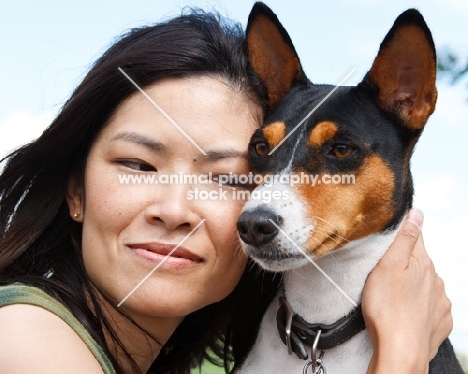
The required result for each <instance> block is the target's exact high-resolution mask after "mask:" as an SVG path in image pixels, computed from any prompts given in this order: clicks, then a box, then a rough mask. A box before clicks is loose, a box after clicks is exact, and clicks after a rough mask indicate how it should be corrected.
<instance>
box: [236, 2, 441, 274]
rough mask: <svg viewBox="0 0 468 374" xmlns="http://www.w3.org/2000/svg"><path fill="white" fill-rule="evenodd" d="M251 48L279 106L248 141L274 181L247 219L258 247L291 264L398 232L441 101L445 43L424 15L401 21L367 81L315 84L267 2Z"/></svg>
mask: <svg viewBox="0 0 468 374" xmlns="http://www.w3.org/2000/svg"><path fill="white" fill-rule="evenodd" d="M247 49H248V54H249V60H250V63H251V65H252V67H253V69H254V70H255V72H256V73H257V74H258V75H259V76H260V78H261V79H262V80H263V81H264V83H265V85H266V87H267V91H268V98H269V104H270V111H269V113H268V114H267V116H266V120H265V123H264V125H263V126H262V128H261V129H259V130H257V131H256V132H255V134H254V135H253V137H252V139H251V142H250V145H249V158H250V162H251V165H252V167H253V169H254V172H255V173H260V174H262V175H264V176H265V180H266V181H267V182H269V183H265V184H263V185H261V186H259V187H257V189H256V191H254V193H253V196H256V197H257V198H255V199H251V200H250V201H249V202H248V203H247V204H246V205H245V207H244V210H243V213H242V214H241V216H240V217H239V220H238V230H239V234H240V237H241V239H242V240H243V241H244V242H245V243H246V246H245V247H246V251H247V252H248V254H249V255H250V256H252V257H253V258H254V259H256V260H257V261H258V262H259V263H260V264H261V265H262V266H264V267H265V268H268V269H271V270H287V269H291V268H294V267H297V266H302V265H304V264H305V263H307V261H308V260H307V259H305V258H304V256H303V253H302V251H306V252H307V253H308V254H309V255H311V256H313V257H320V256H324V255H326V254H328V253H330V252H332V251H334V250H336V249H339V248H341V247H343V246H344V245H346V244H347V243H349V242H351V241H353V240H356V239H360V238H363V237H366V236H368V235H371V234H374V233H379V232H382V231H385V230H388V229H391V228H394V227H395V225H397V224H398V222H400V221H401V219H402V218H403V216H404V214H405V212H406V211H407V210H408V209H409V207H410V206H411V201H412V194H413V185H412V179H411V173H410V168H409V164H410V157H411V154H412V151H413V148H414V145H415V143H416V142H417V140H418V138H419V135H420V134H421V132H422V130H423V128H424V125H425V123H426V121H427V119H428V117H429V116H430V115H431V114H432V112H433V111H434V109H435V103H436V99H437V90H436V87H435V80H436V56H435V47H434V42H433V40H432V36H431V33H430V31H429V29H428V27H427V25H426V23H425V22H424V19H423V17H422V16H421V14H420V13H419V12H418V11H416V10H414V9H410V10H407V11H406V12H404V13H402V14H401V15H400V16H399V17H398V18H397V19H396V21H395V23H394V25H393V27H392V28H391V30H390V31H389V33H388V34H387V36H386V37H385V38H384V40H383V42H382V43H381V45H380V50H379V52H378V54H377V57H376V58H375V60H374V63H373V65H372V67H371V69H370V70H369V72H368V73H367V74H366V76H365V77H364V79H363V81H362V82H361V83H360V84H359V85H358V86H356V87H335V86H330V85H315V84H312V83H311V82H310V81H309V80H308V79H307V77H306V75H305V74H304V71H303V69H302V66H301V63H300V60H299V57H298V56H297V54H296V51H295V49H294V46H293V44H292V42H291V39H290V37H289V35H288V33H287V32H286V30H285V29H284V28H283V26H282V25H281V24H280V22H279V21H278V19H277V17H276V15H275V14H274V13H273V12H272V11H271V10H270V9H269V8H268V7H267V6H265V5H264V4H262V3H256V4H255V5H254V7H253V9H252V12H251V14H250V16H249V22H248V26H247ZM307 177H309V179H307ZM277 190H279V192H276V196H277V198H276V199H271V197H272V196H275V195H273V191H277ZM268 191H270V193H268V194H266V192H268ZM264 196H268V197H269V200H271V201H269V202H268V203H267V202H265V200H264V199H263V200H262V197H264Z"/></svg>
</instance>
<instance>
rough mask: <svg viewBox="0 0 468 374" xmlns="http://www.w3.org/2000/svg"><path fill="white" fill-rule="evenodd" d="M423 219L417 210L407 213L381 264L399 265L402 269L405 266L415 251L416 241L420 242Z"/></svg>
mask: <svg viewBox="0 0 468 374" xmlns="http://www.w3.org/2000/svg"><path fill="white" fill-rule="evenodd" d="M423 218H424V216H423V214H422V212H421V211H420V210H419V209H411V210H410V211H409V213H408V214H407V216H406V219H405V222H404V223H403V225H402V227H401V228H400V231H399V232H398V234H397V235H396V237H395V240H394V241H393V243H392V245H391V246H390V248H389V249H388V251H387V253H386V254H385V255H384V256H383V258H382V260H381V262H387V261H388V262H390V263H391V264H392V265H396V264H398V263H401V264H402V265H403V266H404V267H406V266H407V264H408V260H409V258H410V257H411V255H412V254H413V251H414V249H415V246H416V243H417V242H418V240H421V239H420V237H421V227H422V223H423ZM421 244H422V240H421ZM418 247H419V246H418ZM423 247H424V246H423ZM423 250H424V248H423ZM424 251H425V250H424Z"/></svg>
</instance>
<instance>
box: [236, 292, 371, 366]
mask: <svg viewBox="0 0 468 374" xmlns="http://www.w3.org/2000/svg"><path fill="white" fill-rule="evenodd" d="M277 310H278V297H277V298H276V299H275V300H274V301H273V302H272V304H271V305H270V307H269V308H268V310H267V312H266V314H265V317H264V318H263V321H262V325H261V327H260V331H259V335H258V337H257V341H256V343H255V346H254V348H253V349H252V351H251V352H250V355H249V357H248V358H247V360H246V361H245V363H244V364H243V365H242V367H241V369H240V370H239V371H238V372H237V373H238V374H239V373H240V374H272V373H281V374H283V373H284V374H290V373H291V374H302V373H303V372H304V366H305V365H306V364H307V362H308V360H301V359H299V358H298V357H297V356H296V355H295V354H294V353H293V354H291V355H289V354H288V352H287V348H286V346H285V345H284V344H283V342H282V341H281V339H280V337H279V335H278V330H277V328H276V323H275V321H276V312H277ZM371 356H372V345H371V342H370V339H369V336H368V334H367V332H366V331H365V330H363V331H361V332H359V333H358V334H356V335H355V336H354V337H353V338H352V339H350V340H349V341H347V342H346V343H344V344H342V345H339V346H337V347H335V348H332V349H329V350H326V351H325V352H324V356H323V365H324V366H325V369H326V374H365V373H366V371H367V367H368V365H369V361H370V358H371ZM309 358H310V352H309ZM311 373H312V368H310V367H309V369H308V371H307V374H311ZM323 374H325V373H323Z"/></svg>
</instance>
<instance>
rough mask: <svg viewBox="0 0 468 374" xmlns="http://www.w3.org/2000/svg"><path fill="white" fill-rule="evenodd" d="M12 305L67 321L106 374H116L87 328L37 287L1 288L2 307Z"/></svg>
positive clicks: (0, 305)
mask: <svg viewBox="0 0 468 374" xmlns="http://www.w3.org/2000/svg"><path fill="white" fill-rule="evenodd" d="M12 304H29V305H35V306H38V307H41V308H43V309H45V310H48V311H49V312H51V313H53V314H55V315H56V316H57V317H59V318H61V319H62V320H63V321H65V322H66V323H67V324H68V325H69V326H70V327H71V328H72V329H73V331H75V332H76V334H77V335H78V336H79V337H80V338H81V339H82V340H83V342H84V343H85V344H86V346H87V347H88V348H89V350H90V351H91V353H92V354H93V355H94V357H95V358H96V360H98V362H99V364H100V365H101V367H102V370H103V372H104V373H105V374H115V370H114V368H113V366H112V363H111V362H110V360H109V358H108V357H107V355H106V354H105V353H104V351H103V349H102V347H101V346H99V344H97V343H96V341H95V340H94V339H93V338H92V337H91V335H90V334H89V332H88V331H87V330H86V329H85V327H84V326H83V325H82V324H81V323H80V322H79V321H78V320H77V319H76V318H75V316H74V315H73V314H72V313H71V312H70V311H69V310H68V309H67V308H65V306H63V305H62V304H61V303H60V302H58V301H57V300H56V299H54V298H53V297H51V296H50V295H48V294H47V293H45V292H44V291H42V290H41V289H39V288H37V287H31V286H27V285H24V284H21V283H15V284H12V285H9V286H1V287H0V307H2V306H7V305H12Z"/></svg>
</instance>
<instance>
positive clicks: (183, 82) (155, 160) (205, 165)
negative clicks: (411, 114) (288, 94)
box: [68, 77, 261, 317]
mask: <svg viewBox="0 0 468 374" xmlns="http://www.w3.org/2000/svg"><path fill="white" fill-rule="evenodd" d="M129 84H130V83H129ZM145 92H146V93H147V94H148V95H149V96H150V97H151V99H152V100H153V101H154V103H156V104H157V105H158V106H159V107H160V108H161V109H162V110H163V111H164V112H165V113H167V115H168V116H169V117H170V119H171V120H172V121H173V122H174V123H175V124H174V123H172V122H171V121H170V120H169V119H168V118H167V117H165V116H164V115H163V114H162V112H161V111H160V110H159V109H158V108H157V107H156V106H155V105H154V104H153V103H152V102H150V100H149V99H148V98H146V97H144V96H143V95H142V94H141V93H136V94H134V95H133V96H131V97H130V98H129V99H127V100H126V101H124V102H123V103H122V104H121V105H120V106H119V107H118V109H117V111H116V113H115V114H114V116H113V117H112V118H111V120H110V122H109V123H108V125H107V126H106V127H105V128H104V129H103V131H102V132H101V133H100V135H99V136H98V138H97V140H96V141H95V143H94V144H93V145H92V147H91V150H90V152H89V155H88V159H87V165H86V170H85V191H84V193H79V192H80V191H77V192H76V193H74V194H73V195H72V196H71V197H69V198H68V203H69V206H70V213H71V215H72V216H73V214H74V213H77V212H78V213H81V215H80V216H79V217H78V218H76V217H75V218H74V219H75V220H77V221H80V222H82V224H83V237H82V250H83V259H84V264H85V267H86V270H87V272H88V274H89V276H90V278H91V280H92V281H93V283H94V284H95V286H97V287H98V289H99V290H100V291H101V292H102V293H103V294H104V295H106V296H107V297H108V298H109V299H110V300H112V301H113V302H114V303H115V305H117V304H119V303H120V302H121V301H122V300H124V298H126V297H127V295H128V294H129V293H131V292H132V291H133V293H132V294H131V295H130V296H129V297H128V299H126V300H125V302H124V303H122V305H121V308H123V309H124V310H125V311H126V312H127V313H129V314H130V315H133V316H138V315H139V316H141V317H143V316H146V317H148V316H161V317H173V316H185V315H187V314H189V313H191V312H193V311H195V310H197V309H199V308H202V307H204V306H206V305H208V304H211V303H214V302H216V301H219V300H221V299H223V298H224V297H226V296H227V295H228V294H229V293H230V292H231V291H232V290H233V288H234V287H235V285H236V284H237V282H238V280H239V278H240V276H241V274H242V272H243V270H244V268H245V265H246V257H245V256H244V254H243V253H242V250H241V248H240V245H239V242H238V239H237V233H236V220H237V217H238V215H239V212H240V210H241V208H242V205H243V203H244V202H245V201H244V200H243V199H240V198H238V199H236V198H233V192H234V190H236V191H238V190H239V189H242V188H243V187H239V186H236V187H235V188H234V187H232V186H226V185H224V186H221V187H220V186H219V185H218V183H217V182H212V183H200V181H198V182H197V181H194V180H193V178H194V177H197V178H198V177H199V176H200V175H208V174H209V173H210V172H211V173H212V176H213V177H215V176H216V175H218V174H229V172H232V173H234V174H247V173H248V171H249V170H248V163H247V159H246V150H247V145H248V141H249V139H250V135H251V134H252V132H253V131H254V130H255V129H256V128H257V126H258V125H259V121H260V115H261V112H260V109H259V108H258V107H257V106H256V105H255V104H253V103H252V102H251V101H250V100H248V99H247V98H246V97H245V95H244V94H241V93H239V92H237V91H234V90H233V89H232V88H231V87H230V85H229V84H227V83H226V82H224V81H223V80H221V79H215V78H209V77H201V78H184V79H167V80H164V81H162V82H159V83H157V84H155V85H152V86H150V87H147V88H146V89H145ZM177 126H179V127H180V128H181V129H182V130H183V131H184V132H185V133H186V135H187V137H189V138H190V139H191V140H192V141H193V142H195V143H196V144H197V145H198V146H199V147H200V148H201V149H202V150H203V151H204V152H205V153H206V154H205V155H204V154H203V153H202V152H201V150H199V149H198V148H197V147H196V146H195V145H194V144H192V142H191V141H189V140H188V139H187V137H186V136H184V135H183V133H182V132H181V131H180V130H179V129H178V128H177ZM164 175H166V176H168V175H172V176H173V177H172V178H174V176H178V177H179V178H181V175H188V176H190V179H192V180H189V181H187V183H176V182H180V180H179V181H174V180H173V181H172V183H165V182H167V180H164V179H162V180H161V178H164V177H163V176H164ZM131 178H133V180H132V179H131ZM135 178H136V179H135ZM138 178H140V180H139V181H138ZM141 178H149V179H147V180H146V181H145V180H143V179H141ZM151 178H154V179H153V180H151ZM158 178H160V179H159V180H158ZM124 179H125V180H124ZM157 182H159V183H157ZM202 182H203V179H202ZM197 191H198V193H197ZM203 191H204V192H203ZM82 196H84V198H82ZM201 197H202V198H204V199H202V198H201ZM199 224H200V226H199V227H198V228H197V229H196V230H195V231H193V230H194V229H195V228H196V227H197V225H199ZM189 235H190V236H189ZM187 236H188V237H187ZM180 243H182V244H181V246H180V247H179V248H178V249H176V251H175V252H174V253H173V254H172V255H171V256H170V257H168V258H167V260H165V262H163V260H164V259H165V258H166V255H167V254H168V253H169V252H170V251H172V250H173V249H174V248H175V247H176V246H178V245H179V244H180ZM157 266H158V268H157V269H156V270H155V268H156V267H157ZM151 272H153V273H151ZM150 273H151V275H149V274H150ZM148 275H149V277H148ZM145 277H147V279H145ZM144 279H145V280H144ZM143 280H144V281H143ZM141 281H143V282H142V283H141V284H140V282H141ZM139 284H140V285H139ZM138 285H139V286H138ZM137 286H138V287H137ZM135 287H137V288H136V289H135Z"/></svg>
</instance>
